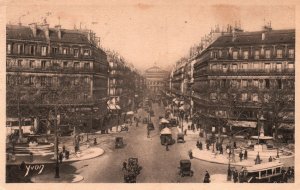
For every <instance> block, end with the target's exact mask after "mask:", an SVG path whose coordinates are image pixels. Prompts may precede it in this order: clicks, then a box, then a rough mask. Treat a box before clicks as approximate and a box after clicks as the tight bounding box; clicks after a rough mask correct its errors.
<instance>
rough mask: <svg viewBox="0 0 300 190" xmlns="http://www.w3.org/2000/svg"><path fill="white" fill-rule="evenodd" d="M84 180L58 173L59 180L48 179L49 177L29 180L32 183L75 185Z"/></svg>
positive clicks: (40, 176) (81, 177)
mask: <svg viewBox="0 0 300 190" xmlns="http://www.w3.org/2000/svg"><path fill="white" fill-rule="evenodd" d="M83 179H84V178H83V176H81V175H76V174H64V173H60V175H59V178H54V177H49V175H37V176H34V177H32V178H31V181H32V182H33V183H77V182H80V181H82V180H83Z"/></svg>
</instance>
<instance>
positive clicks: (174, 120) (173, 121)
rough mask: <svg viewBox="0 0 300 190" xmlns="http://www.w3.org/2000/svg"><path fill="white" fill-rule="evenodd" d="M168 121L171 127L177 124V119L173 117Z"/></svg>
mask: <svg viewBox="0 0 300 190" xmlns="http://www.w3.org/2000/svg"><path fill="white" fill-rule="evenodd" d="M169 122H170V124H171V126H172V127H175V126H177V120H176V119H175V118H171V119H169Z"/></svg>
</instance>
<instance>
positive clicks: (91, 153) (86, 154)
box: [51, 147, 104, 163]
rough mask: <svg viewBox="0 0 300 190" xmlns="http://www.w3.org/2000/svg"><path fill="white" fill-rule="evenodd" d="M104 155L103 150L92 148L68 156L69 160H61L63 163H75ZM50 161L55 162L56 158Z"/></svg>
mask: <svg viewBox="0 0 300 190" xmlns="http://www.w3.org/2000/svg"><path fill="white" fill-rule="evenodd" d="M103 154H104V150H103V149H102V148H97V147H92V148H87V149H85V150H82V151H81V152H80V153H79V152H78V153H76V154H75V153H73V154H71V155H70V158H69V159H63V162H64V163H65V162H76V161H82V160H88V159H92V158H96V157H98V156H101V155H103ZM51 160H56V158H51Z"/></svg>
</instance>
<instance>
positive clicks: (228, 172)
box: [227, 148, 231, 181]
mask: <svg viewBox="0 0 300 190" xmlns="http://www.w3.org/2000/svg"><path fill="white" fill-rule="evenodd" d="M230 149H231V148H229V149H227V153H228V169H227V181H231V169H230V154H231V150H230Z"/></svg>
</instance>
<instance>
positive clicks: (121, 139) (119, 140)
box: [115, 137, 124, 148]
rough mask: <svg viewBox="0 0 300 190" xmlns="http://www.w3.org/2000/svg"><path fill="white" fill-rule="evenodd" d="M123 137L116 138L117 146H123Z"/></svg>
mask: <svg viewBox="0 0 300 190" xmlns="http://www.w3.org/2000/svg"><path fill="white" fill-rule="evenodd" d="M123 146H124V143H123V137H116V139H115V148H123Z"/></svg>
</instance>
